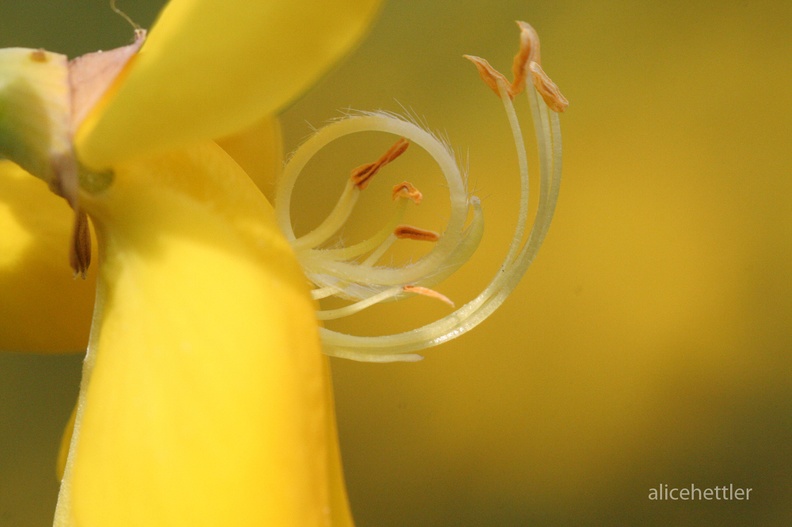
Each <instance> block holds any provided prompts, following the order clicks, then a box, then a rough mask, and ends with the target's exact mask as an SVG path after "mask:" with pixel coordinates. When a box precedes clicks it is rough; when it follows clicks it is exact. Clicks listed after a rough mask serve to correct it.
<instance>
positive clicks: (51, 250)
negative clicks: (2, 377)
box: [0, 161, 95, 352]
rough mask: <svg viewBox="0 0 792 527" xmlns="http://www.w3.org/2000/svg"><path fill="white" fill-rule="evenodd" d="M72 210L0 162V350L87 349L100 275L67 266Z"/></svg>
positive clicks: (39, 184)
mask: <svg viewBox="0 0 792 527" xmlns="http://www.w3.org/2000/svg"><path fill="white" fill-rule="evenodd" d="M73 214H74V213H73V212H72V210H71V209H70V208H69V206H68V205H67V204H66V202H65V201H64V200H63V199H61V198H59V197H57V196H55V195H54V194H53V193H52V192H50V191H49V189H48V188H47V185H46V184H45V183H44V182H42V181H40V180H38V179H36V178H34V177H32V176H31V175H30V174H28V173H27V172H25V171H24V170H22V169H21V168H19V167H18V166H17V165H15V164H14V163H11V162H10V161H0V299H2V300H0V350H4V351H29V352H76V351H85V347H86V346H87V344H88V331H89V329H90V326H91V312H92V310H93V302H94V291H95V285H94V284H95V282H94V279H95V276H94V273H93V272H92V271H91V272H90V273H89V276H88V280H86V281H83V280H75V279H74V278H73V273H72V270H71V269H70V268H69V244H70V240H71V228H72V222H73Z"/></svg>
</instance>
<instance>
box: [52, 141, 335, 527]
mask: <svg viewBox="0 0 792 527" xmlns="http://www.w3.org/2000/svg"><path fill="white" fill-rule="evenodd" d="M83 206H84V207H85V209H86V210H87V211H88V212H89V214H91V216H92V219H93V220H94V222H95V225H96V230H97V236H98V239H99V243H100V257H101V258H100V259H101V268H100V284H101V285H100V291H102V294H101V295H100V300H99V302H100V308H99V311H98V315H97V316H98V319H97V326H96V327H97V328H98V331H97V332H96V333H95V334H94V336H93V337H92V339H93V340H92V343H91V346H90V349H89V355H92V354H95V359H96V362H95V366H94V367H93V370H92V372H91V373H90V382H89V383H88V390H87V395H86V396H85V399H84V401H83V403H81V407H82V408H84V413H83V415H82V416H80V415H78V418H77V427H76V430H77V434H78V437H77V446H76V451H75V453H74V456H75V457H74V462H73V479H72V480H71V487H70V488H71V500H72V501H71V505H72V510H73V514H74V523H75V525H79V526H80V527H100V526H107V525H112V526H114V527H128V526H129V527H131V526H143V525H145V526H147V527H159V526H162V527H166V526H167V527H174V526H190V527H204V526H205V527H210V526H211V527H216V526H219V525H229V526H234V527H247V526H250V527H253V526H255V527H261V526H264V525H277V526H284V527H289V526H294V527H298V526H299V527H305V526H312V525H325V524H326V523H324V522H325V520H326V515H327V514H328V513H327V511H328V507H329V505H328V500H329V498H328V490H327V445H326V443H327V439H326V433H327V431H326V426H327V425H326V419H327V417H326V410H325V404H326V402H325V398H326V391H325V390H326V387H325V379H324V377H323V371H322V365H323V356H322V355H321V353H320V348H319V340H318V333H317V324H316V320H315V315H314V305H313V302H312V301H311V300H310V297H309V295H308V293H307V287H306V284H305V278H304V276H303V275H302V272H301V270H300V269H299V267H298V265H297V263H296V260H295V258H294V256H293V254H292V251H291V248H290V247H289V245H288V243H287V242H286V241H285V240H284V239H283V237H282V236H281V235H280V233H279V231H278V230H277V227H276V224H275V221H274V218H273V214H272V210H271V208H270V206H269V204H268V203H267V202H266V200H265V199H264V198H263V196H262V195H261V194H260V193H259V192H258V190H257V189H256V188H255V186H254V185H253V183H252V182H251V181H250V180H249V178H248V177H247V175H246V174H245V173H244V172H243V171H242V170H241V169H239V167H238V165H237V164H236V163H235V162H233V160H231V159H230V158H229V157H228V156H227V155H226V154H225V152H223V151H222V150H221V149H220V148H219V147H218V146H217V145H214V144H207V145H205V146H203V147H200V148H194V149H192V150H191V151H190V152H182V153H173V154H169V155H168V156H167V157H161V158H158V159H152V160H149V161H139V162H136V163H135V164H130V165H126V166H122V167H120V168H119V169H118V170H117V173H116V179H115V181H114V184H113V186H112V187H110V188H109V189H108V190H107V191H106V192H104V193H102V194H99V195H96V196H93V197H91V196H85V197H84V198H83ZM70 463H71V461H70ZM67 473H68V469H67ZM67 485H68V482H67Z"/></svg>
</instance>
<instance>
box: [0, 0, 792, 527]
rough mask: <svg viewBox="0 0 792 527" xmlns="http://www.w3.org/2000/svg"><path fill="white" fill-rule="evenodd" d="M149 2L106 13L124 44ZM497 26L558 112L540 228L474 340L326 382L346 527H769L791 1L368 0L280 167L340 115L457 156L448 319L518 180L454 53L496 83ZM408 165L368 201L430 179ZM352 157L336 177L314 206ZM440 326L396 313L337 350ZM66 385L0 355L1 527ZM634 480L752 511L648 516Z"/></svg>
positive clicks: (40, 362) (785, 286) (350, 369)
mask: <svg viewBox="0 0 792 527" xmlns="http://www.w3.org/2000/svg"><path fill="white" fill-rule="evenodd" d="M157 3H158V2H142V1H141V2H137V3H135V2H122V3H121V4H122V7H123V8H124V9H125V10H126V11H127V12H128V13H129V14H130V15H132V17H133V18H135V19H136V20H138V21H139V22H140V23H141V24H143V25H148V24H150V21H151V20H152V19H153V16H154V14H155V12H156V4H157ZM6 4H7V3H6V2H4V3H3V5H2V6H0V45H2V46H3V47H5V46H9V45H23V46H30V47H45V48H48V49H52V50H57V51H63V52H68V53H70V54H71V55H74V54H77V53H82V52H86V51H90V50H93V49H95V48H100V47H102V48H108V47H113V46H116V45H119V44H123V43H124V42H125V41H126V39H127V38H128V36H129V30H128V26H126V25H125V23H124V22H123V21H122V20H119V19H118V18H117V17H116V16H115V15H113V14H112V12H110V10H109V8H107V7H106V4H107V3H106V2H101V1H92V2H87V1H85V2H79V3H78V2H72V1H66V0H61V1H60V2H40V3H32V2H27V3H24V4H23V3H22V2H19V3H18V4H19V5H6ZM125 4H130V5H125ZM149 4H150V5H149ZM516 19H523V20H526V21H528V22H530V23H531V24H532V25H533V26H534V27H535V28H536V29H537V30H538V32H539V35H540V37H541V39H542V59H543V66H544V69H545V70H546V71H547V72H548V73H549V74H550V76H551V77H552V78H553V80H554V81H556V83H557V84H558V85H559V86H560V87H561V89H562V91H563V92H564V94H565V95H566V96H567V97H568V98H569V100H570V107H569V109H568V110H567V112H566V113H565V114H564V115H562V119H561V125H562V129H563V131H564V147H565V158H564V180H563V183H562V189H561V197H560V201H559V205H558V209H557V211H556V219H555V221H554V223H553V225H552V227H551V229H550V233H549V236H548V238H547V241H546V242H545V245H544V246H543V247H542V250H541V251H540V252H539V256H538V258H537V260H536V262H535V263H534V265H533V266H532V268H531V269H530V270H529V272H528V274H527V276H526V278H525V279H524V280H523V282H522V284H521V285H520V286H519V287H518V289H517V291H516V292H515V294H513V295H512V296H511V297H510V298H509V299H508V300H507V302H506V304H505V305H504V306H503V307H502V308H501V309H500V310H499V311H498V312H496V313H495V315H493V316H492V317H491V318H490V319H489V320H487V321H486V322H484V323H483V324H482V325H481V326H480V327H479V328H477V329H476V330H475V331H473V332H471V333H469V334H467V335H465V336H463V337H462V338H460V339H457V340H455V341H453V342H451V343H449V344H446V345H444V346H442V347H440V348H437V349H433V350H429V351H428V352H427V353H426V357H427V358H426V359H425V360H424V361H423V362H420V363H417V364H395V365H371V364H359V363H352V362H346V361H334V363H333V366H334V377H335V381H336V394H337V403H338V417H339V426H340V433H341V439H342V447H343V454H344V460H345V469H346V473H347V478H348V485H349V492H350V496H351V500H352V506H353V511H354V513H355V516H356V519H357V523H358V526H359V527H369V526H370V527H374V526H377V527H391V526H393V527H395V526H406V525H416V526H451V525H453V526H505V525H508V526H523V525H540V526H566V525H598V526H599V525H613V526H617V525H618V526H622V525H647V526H665V525H686V526H687V525H690V526H694V525H695V526H698V525H759V526H765V525H766V526H776V525H778V526H781V525H790V524H792V446H790V445H792V358H790V348H791V347H792V328H790V326H791V325H792V324H790V319H791V318H792V300H790V298H792V276H791V275H792V273H791V272H790V263H789V262H790V259H791V258H792V236H790V234H792V206H790V202H791V201H792V177H790V176H792V174H791V172H792V157H791V156H790V154H789V150H790V148H789V144H790V142H791V141H790V139H791V138H792V125H790V116H792V94H790V89H789V86H790V85H792V68H790V64H792V30H791V29H790V28H789V20H791V19H792V4H790V3H789V2H785V1H782V0H775V1H758V2H752V3H746V2H736V1H730V2H718V3H715V2H698V3H696V2H681V1H672V2H665V3H656V5H650V4H649V3H635V2H626V1H623V0H603V1H600V2H590V3H588V2H571V1H554V2H549V1H537V2H525V1H512V0H468V1H464V2H460V1H452V0H435V1H432V2H429V1H427V2H410V1H406V0H402V1H398V0H394V1H392V2H390V3H388V4H386V6H385V8H384V10H383V13H382V16H381V17H380V20H379V21H378V23H377V24H376V26H375V27H374V28H373V31H372V34H371V35H370V37H369V38H368V40H367V41H365V42H364V43H363V45H362V46H361V47H360V49H359V50H358V51H357V53H356V54H354V55H353V56H351V57H350V58H349V59H348V60H347V61H346V62H345V63H344V64H343V65H341V66H340V67H339V68H337V69H336V70H335V71H334V72H332V73H331V74H330V75H328V76H327V77H326V78H325V79H323V81H322V82H320V83H319V84H318V85H317V86H316V87H315V89H314V90H312V91H311V92H310V93H308V94H307V95H306V96H304V97H303V98H302V99H301V100H299V101H298V102H297V103H295V104H294V105H293V106H292V107H291V108H289V109H288V110H287V111H286V112H285V113H284V115H283V122H284V137H285V141H286V145H287V149H293V148H295V147H296V146H297V145H298V144H299V142H300V141H301V140H302V139H303V138H304V137H305V136H306V135H307V134H308V133H309V131H310V127H309V126H308V125H307V124H306V122H308V123H310V124H311V125H315V126H317V125H321V124H322V123H323V122H325V121H326V120H328V119H330V118H334V117H337V116H338V115H339V110H343V109H347V108H354V109H386V110H391V111H399V112H403V111H404V110H403V109H402V107H404V108H407V109H408V110H409V111H411V112H413V113H414V114H415V115H417V116H418V117H420V118H421V119H422V120H425V121H426V122H427V123H428V125H429V126H430V128H433V129H436V130H440V131H442V132H444V133H446V134H447V135H448V137H449V139H450V141H451V143H452V144H453V145H454V147H455V148H456V149H457V151H458V152H459V154H460V156H461V157H462V158H463V159H465V158H467V156H468V155H469V167H470V170H469V172H470V177H471V182H472V186H473V188H474V189H475V191H476V193H477V194H478V195H480V196H481V197H482V198H483V204H484V211H485V217H486V222H487V234H486V235H485V239H484V241H483V243H482V247H481V249H480V252H479V254H478V255H477V256H476V257H475V258H474V260H473V261H472V262H471V263H470V264H468V265H467V266H466V267H465V268H463V270H462V272H461V273H460V275H459V276H456V277H454V279H453V280H452V281H451V282H450V283H449V284H448V285H444V286H442V287H440V288H439V289H440V290H441V291H442V292H443V293H445V294H447V295H448V296H450V297H452V298H453V299H455V300H457V301H465V300H467V299H470V298H472V297H473V296H474V295H475V294H477V293H478V291H479V290H480V289H481V288H483V287H484V286H485V285H486V283H487V282H488V280H489V276H491V275H492V274H493V273H494V272H495V271H496V269H497V266H498V264H499V262H500V259H502V258H503V256H504V255H505V251H506V246H507V244H508V242H509V239H510V234H509V232H510V229H512V228H513V224H514V221H515V211H516V209H515V207H516V199H515V193H516V189H517V186H516V173H515V165H516V162H515V156H514V153H513V144H512V142H511V138H510V137H511V136H510V134H509V132H508V128H507V125H506V121H505V116H504V114H503V111H502V109H501V107H500V105H499V102H498V100H497V99H496V98H495V97H494V96H493V95H492V94H491V92H489V91H488V90H487V89H486V88H485V87H484V86H483V85H482V84H481V82H480V81H479V79H478V76H477V75H476V73H475V70H474V69H473V67H472V66H471V65H469V64H468V63H466V62H465V61H464V60H462V59H461V55H462V54H464V53H469V54H475V55H480V56H482V57H485V58H487V59H489V60H490V62H492V63H493V65H494V66H495V67H497V68H499V69H501V70H504V71H508V70H509V68H510V65H511V57H512V56H513V54H514V52H515V46H516V42H517V30H516V26H515V25H514V20H516ZM262 52H265V51H262ZM525 106H526V105H521V106H520V107H518V110H522V111H523V112H526V111H527V108H526V107H525ZM523 115H525V113H523ZM526 117H527V116H526ZM525 122H527V120H526V121H525ZM408 156H413V154H412V151H410V153H408V154H407V155H406V156H405V158H407V157H408ZM414 157H415V158H416V161H415V162H416V163H417V165H412V164H410V162H411V161H410V160H409V159H405V160H404V163H403V164H402V160H400V161H399V165H395V166H394V167H392V168H389V169H388V172H387V174H386V173H383V176H384V178H383V182H382V186H381V187H380V188H387V187H388V185H389V184H393V183H397V182H399V181H401V180H402V179H404V178H408V179H417V180H420V179H421V178H423V177H424V176H426V175H428V174H431V170H432V169H433V167H431V166H430V165H428V164H421V158H420V156H419V155H417V154H415V156H414ZM369 160H371V159H368V158H365V159H350V158H349V157H347V156H341V155H339V156H336V159H335V160H333V163H330V164H329V165H328V168H330V169H331V170H330V171H329V172H327V173H326V174H325V175H326V179H327V180H328V185H330V186H328V187H327V189H328V190H327V192H331V191H332V190H330V189H334V188H338V186H339V185H340V182H342V181H343V177H344V175H345V174H346V173H348V171H349V169H351V168H353V167H354V166H356V165H357V164H360V163H362V162H365V161H369ZM424 172H425V174H424ZM332 176H336V179H333V178H332ZM387 178H392V179H390V180H388V179H387ZM424 179H425V182H424V183H422V185H421V187H422V190H424V192H425V194H427V201H425V203H424V205H422V208H423V210H422V211H421V212H422V215H420V216H419V218H420V219H421V221H425V222H427V223H428V224H426V223H420V222H419V224H420V225H423V226H433V227H435V228H439V227H440V224H438V225H432V224H431V223H432V222H434V221H436V219H437V218H435V216H442V214H441V213H442V212H443V211H445V209H444V208H443V206H442V205H438V206H437V207H436V208H435V209H431V207H432V205H431V201H430V197H431V198H432V199H434V198H435V197H436V199H437V201H439V202H442V199H443V197H444V195H443V194H442V190H443V189H442V187H441V186H440V185H439V184H437V183H436V180H432V179H431V178H429V177H426V178H424ZM374 190H375V192H376V188H375V189H374ZM316 195H319V196H324V195H326V194H325V193H324V192H317V194H316ZM324 205H325V206H326V207H327V206H329V205H330V203H325V204H324ZM376 211H377V203H376V201H374V204H373V205H371V206H370V208H368V209H366V208H365V207H364V208H363V210H362V213H363V214H364V216H362V217H365V214H367V213H368V214H375V213H376ZM438 211H440V212H438ZM360 223H361V224H364V225H363V226H364V227H365V226H367V225H365V223H364V222H362V221H361V222H360ZM443 312H444V310H443V308H442V307H441V306H435V305H434V303H432V302H431V301H427V300H420V299H417V300H415V301H411V302H410V303H408V304H406V305H405V306H401V307H400V306H398V305H392V306H386V308H385V310H374V311H373V312H372V313H364V314H361V315H359V316H357V317H355V318H353V319H350V320H348V321H345V322H344V325H343V327H344V328H346V329H348V330H349V331H358V332H366V333H370V332H377V331H378V330H380V329H382V328H383V327H384V325H381V324H383V322H382V321H383V319H384V318H385V317H384V316H383V314H384V313H387V314H388V321H387V322H388V323H390V320H391V319H398V320H397V321H396V322H395V324H396V325H399V324H408V323H409V322H412V321H415V320H421V319H423V318H425V317H427V316H431V315H432V314H435V315H437V314H442V313H443ZM0 323H1V322H0ZM339 327H342V326H339ZM79 362H80V359H79V357H25V356H9V355H0V526H2V527H5V526H9V527H11V526H13V527H27V526H31V527H32V526H38V525H47V523H48V522H49V518H50V517H51V513H52V509H53V508H54V502H55V496H56V493H57V486H56V484H55V481H54V476H53V470H54V469H53V466H54V459H55V453H56V448H57V441H58V437H59V434H60V428H61V426H62V424H63V423H64V422H65V420H66V418H67V416H68V411H69V410H70V408H71V404H72V401H73V398H74V397H75V396H76V390H77V382H78V377H79V366H80V364H79ZM660 484H668V485H670V486H676V487H684V486H688V487H689V486H690V485H691V484H695V485H696V486H697V487H715V486H722V485H727V486H728V485H729V484H733V485H734V486H735V487H750V488H753V489H754V490H753V492H752V494H751V499H750V500H749V501H741V502H737V501H733V502H724V501H720V502H716V501H710V502H706V501H703V502H690V501H688V502H682V501H678V502H656V501H650V500H649V499H648V495H649V491H650V489H651V488H653V487H654V488H656V487H657V486H658V485H660Z"/></svg>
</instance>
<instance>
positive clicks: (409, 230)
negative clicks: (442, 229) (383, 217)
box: [393, 225, 440, 242]
mask: <svg viewBox="0 0 792 527" xmlns="http://www.w3.org/2000/svg"><path fill="white" fill-rule="evenodd" d="M393 234H394V236H396V237H397V238H399V239H400V240H404V239H408V240H418V241H422V242H436V241H437V240H439V239H440V235H439V234H437V233H436V232H434V231H430V230H427V229H421V228H419V227H413V226H412V225H399V226H398V227H396V229H395V230H394V231H393Z"/></svg>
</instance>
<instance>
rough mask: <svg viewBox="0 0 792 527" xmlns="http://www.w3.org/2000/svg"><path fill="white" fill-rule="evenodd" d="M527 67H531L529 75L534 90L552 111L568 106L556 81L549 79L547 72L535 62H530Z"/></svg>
mask: <svg viewBox="0 0 792 527" xmlns="http://www.w3.org/2000/svg"><path fill="white" fill-rule="evenodd" d="M529 68H530V69H531V73H532V75H531V77H532V79H533V84H534V86H535V87H536V91H538V92H539V95H541V96H542V99H544V102H545V103H546V104H547V106H549V107H550V109H551V110H553V111H554V112H563V111H564V110H566V109H567V106H569V101H568V100H567V98H566V97H564V95H563V94H562V93H561V90H559V89H558V86H556V83H555V82H553V81H552V80H550V77H548V76H547V73H545V72H544V70H543V69H542V67H541V66H540V65H539V64H537V63H536V62H531V64H530V66H529Z"/></svg>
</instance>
